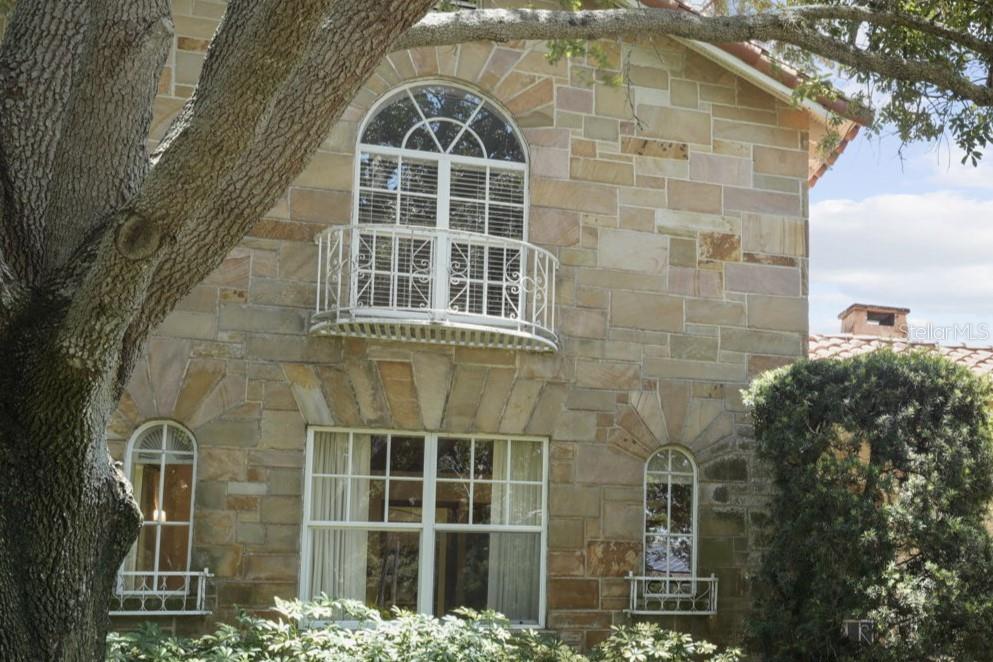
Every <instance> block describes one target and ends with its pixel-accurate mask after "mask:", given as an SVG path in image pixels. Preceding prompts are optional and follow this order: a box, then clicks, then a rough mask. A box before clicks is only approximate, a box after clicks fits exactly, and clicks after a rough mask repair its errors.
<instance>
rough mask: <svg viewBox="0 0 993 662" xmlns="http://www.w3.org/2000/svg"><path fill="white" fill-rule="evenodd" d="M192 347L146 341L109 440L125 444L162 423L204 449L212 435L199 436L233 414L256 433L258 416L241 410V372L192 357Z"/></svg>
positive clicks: (243, 392)
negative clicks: (173, 424) (178, 427)
mask: <svg viewBox="0 0 993 662" xmlns="http://www.w3.org/2000/svg"><path fill="white" fill-rule="evenodd" d="M194 344H195V341H193V340H190V339H184V338H170V337H165V336H156V337H153V338H151V339H150V340H149V341H148V345H147V348H146V350H145V351H144V352H143V353H142V355H141V357H140V358H139V359H138V361H137V364H136V365H135V369H134V372H133V373H132V376H131V379H130V380H129V381H128V384H127V386H126V388H125V390H124V393H123V394H122V396H121V401H120V404H119V405H118V407H117V410H116V411H115V412H114V414H113V416H112V418H111V422H110V425H109V426H108V434H109V436H110V438H111V440H118V441H119V440H125V439H127V438H129V437H130V436H131V434H132V433H133V432H134V430H135V429H137V428H138V427H139V426H140V425H141V424H143V423H145V422H146V421H148V420H152V419H164V420H172V421H177V422H179V423H182V424H183V425H184V426H186V427H188V428H189V429H190V430H191V431H192V432H193V434H194V435H196V436H197V438H198V439H201V441H204V442H206V443H208V444H209V442H210V440H211V438H212V435H210V434H206V435H203V434H200V431H202V430H203V429H204V428H205V427H206V426H208V425H210V424H211V423H213V422H214V421H215V420H216V419H218V418H221V417H223V416H224V415H225V414H231V413H232V412H233V411H237V413H238V418H239V419H242V420H247V421H253V422H252V423H250V426H254V428H255V429H257V428H258V423H257V418H258V412H257V411H255V410H254V409H252V408H249V409H243V408H245V406H246V404H247V403H246V389H247V382H248V380H247V377H246V375H245V374H244V371H243V370H240V369H239V370H230V369H229V363H228V362H227V361H226V360H224V359H223V358H217V357H211V356H198V355H197V353H196V352H195V351H193V350H194ZM238 410H240V411H238Z"/></svg>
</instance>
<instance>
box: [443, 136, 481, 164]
mask: <svg viewBox="0 0 993 662" xmlns="http://www.w3.org/2000/svg"><path fill="white" fill-rule="evenodd" d="M449 153H450V154H455V155H457V156H474V157H476V158H480V159H481V158H483V157H484V156H485V152H483V145H482V143H480V142H479V140H478V139H477V138H476V136H474V135H472V133H470V132H468V131H466V132H465V133H463V134H462V137H461V138H459V140H458V142H457V143H455V144H454V145H452V147H451V149H450V150H449Z"/></svg>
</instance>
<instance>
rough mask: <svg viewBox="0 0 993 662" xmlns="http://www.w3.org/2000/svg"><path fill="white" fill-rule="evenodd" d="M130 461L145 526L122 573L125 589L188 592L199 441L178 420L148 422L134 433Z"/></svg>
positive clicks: (128, 465)
mask: <svg viewBox="0 0 993 662" xmlns="http://www.w3.org/2000/svg"><path fill="white" fill-rule="evenodd" d="M125 457H126V459H125V470H126V472H127V474H128V478H129V479H130V480H131V485H132V486H133V488H134V496H135V499H136V500H137V502H138V506H139V508H140V509H141V513H142V524H141V532H140V533H139V534H138V540H137V541H136V542H135V544H134V547H132V549H131V552H130V553H129V554H128V556H127V558H126V559H125V561H124V566H123V567H122V569H121V578H120V582H121V583H122V584H123V589H124V590H125V591H134V592H143V591H148V592H156V593H162V592H177V593H185V592H186V591H187V590H188V589H189V577H188V573H189V570H190V554H191V548H192V542H193V505H194V499H195V496H196V494H195V491H196V467H197V444H196V439H195V438H194V437H193V434H192V433H191V432H190V431H189V430H187V429H186V428H185V427H184V426H182V425H180V424H178V423H175V422H173V421H168V420H155V421H148V422H147V423H145V424H143V425H141V426H140V427H138V429H136V430H135V431H134V434H132V435H131V439H130V440H129V441H128V446H127V453H126V456H125Z"/></svg>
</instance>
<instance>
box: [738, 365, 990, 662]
mask: <svg viewBox="0 0 993 662" xmlns="http://www.w3.org/2000/svg"><path fill="white" fill-rule="evenodd" d="M991 395H993V391H991V385H990V382H989V381H988V380H987V379H983V378H979V377H977V376H975V375H973V374H972V373H971V372H970V371H969V370H967V369H965V368H963V367H961V366H958V365H955V364H954V363H952V362H951V361H948V360H946V359H943V358H941V357H939V356H937V355H935V354H933V353H928V352H918V353H910V354H901V355H897V354H894V353H892V352H874V353H872V354H868V355H863V356H860V357H857V358H853V359H847V360H843V361H801V362H798V363H795V364H793V365H791V366H789V367H786V368H782V369H780V370H778V371H775V372H772V373H768V374H766V375H765V376H763V377H762V378H760V379H758V380H757V381H756V382H755V383H754V384H753V385H752V387H751V389H750V391H749V392H748V393H747V397H746V400H747V402H748V403H749V404H750V405H751V406H752V408H753V416H754V422H755V433H756V439H757V441H758V454H759V457H760V458H761V459H762V460H764V461H765V462H766V463H768V465H769V467H770V468H771V473H772V480H773V482H774V485H775V488H776V491H775V496H774V497H773V501H772V507H771V513H770V517H769V520H768V521H769V522H770V524H771V528H770V529H769V530H768V532H767V533H768V541H767V543H768V548H767V550H766V553H765V555H764V561H763V565H762V567H761V570H760V572H759V573H758V576H757V577H756V581H755V582H754V585H755V587H756V593H757V600H756V605H755V610H754V613H753V615H752V622H751V630H752V634H753V638H754V641H755V643H756V647H757V648H758V649H759V650H760V651H761V653H762V654H763V659H767V660H797V659H804V660H853V659H858V660H893V661H896V660H952V659H955V660H980V659H989V658H988V656H989V649H990V646H991V644H993V634H991V633H993V573H991V572H990V569H991V568H993V541H991V537H990V534H989V533H988V531H987V529H986V525H985V521H984V520H985V518H986V516H987V513H988V508H989V503H990V500H991V497H993V432H991V417H990V410H989V405H990V402H991ZM846 619H860V620H869V621H871V622H872V623H873V627H874V636H873V640H872V641H871V642H862V643H858V642H854V641H851V640H849V639H846V638H845V636H844V635H843V621H844V620H846Z"/></svg>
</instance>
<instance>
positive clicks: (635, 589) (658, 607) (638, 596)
mask: <svg viewBox="0 0 993 662" xmlns="http://www.w3.org/2000/svg"><path fill="white" fill-rule="evenodd" d="M627 579H628V582H630V584H631V603H630V605H629V606H628V609H627V610H626V611H627V612H628V613H629V614H635V615H644V616H674V615H687V616H692V615H709V614H716V613H717V577H714V576H711V577H692V576H687V575H669V576H660V577H639V576H636V575H633V574H629V575H628V576H627Z"/></svg>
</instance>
